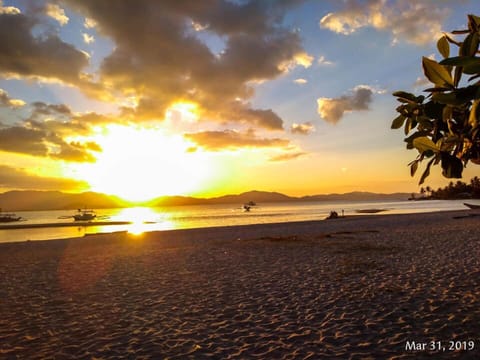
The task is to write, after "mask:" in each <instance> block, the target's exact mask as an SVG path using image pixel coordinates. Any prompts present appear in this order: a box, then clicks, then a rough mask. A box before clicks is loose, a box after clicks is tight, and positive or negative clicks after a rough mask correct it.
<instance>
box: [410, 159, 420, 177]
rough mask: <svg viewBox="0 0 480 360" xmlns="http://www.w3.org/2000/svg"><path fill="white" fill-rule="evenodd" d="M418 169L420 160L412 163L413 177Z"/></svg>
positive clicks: (411, 173) (411, 172)
mask: <svg viewBox="0 0 480 360" xmlns="http://www.w3.org/2000/svg"><path fill="white" fill-rule="evenodd" d="M417 169H418V161H416V160H415V161H413V162H412V165H410V175H411V176H412V177H413V176H414V175H415V173H416V172H417Z"/></svg>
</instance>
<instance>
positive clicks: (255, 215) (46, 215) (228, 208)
mask: <svg viewBox="0 0 480 360" xmlns="http://www.w3.org/2000/svg"><path fill="white" fill-rule="evenodd" d="M463 202H464V201H462V200H428V201H389V202H384V201H382V202H378V201H377V202H375V201H370V202H348V201H338V202H324V201H323V202H287V203H264V204H259V205H258V206H253V207H252V208H251V210H250V211H244V209H243V207H242V206H240V205H239V206H235V205H231V204H222V205H195V206H171V207H162V208H145V207H132V208H124V209H98V210H96V212H97V215H98V216H99V217H101V218H104V219H105V221H127V222H130V224H127V225H108V226H82V225H81V224H76V223H75V222H74V221H73V219H72V218H62V217H65V216H68V215H73V213H74V211H66V210H55V211H23V212H16V214H17V215H18V216H21V217H22V218H25V219H26V220H25V221H23V222H21V223H12V224H25V225H28V224H53V223H59V222H67V223H71V224H72V226H69V227H42V228H35V229H15V230H12V229H8V230H0V242H14V241H26V240H50V239H61V238H71V237H81V236H84V235H87V234H95V233H109V232H117V231H127V232H130V233H133V234H140V233H143V232H147V231H158V230H171V229H187V228H205V227H214V226H232V225H247V224H265V223H281V222H291V221H308V220H322V219H325V217H327V216H328V215H329V213H330V211H336V212H337V213H338V214H339V215H340V216H341V215H342V213H343V214H344V215H345V216H350V215H361V214H358V213H357V212H356V211H357V210H366V209H381V210H383V211H382V212H380V214H401V213H419V212H432V211H446V210H462V209H467V208H466V207H465V206H464V205H463ZM473 202H474V201H473ZM477 202H478V201H477ZM478 203H480V202H478ZM2 225H8V224H2Z"/></svg>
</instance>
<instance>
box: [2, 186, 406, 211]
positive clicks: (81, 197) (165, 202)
mask: <svg viewBox="0 0 480 360" xmlns="http://www.w3.org/2000/svg"><path fill="white" fill-rule="evenodd" d="M410 196H411V194H409V193H393V194H378V193H371V192H361V191H355V192H349V193H345V194H324V195H309V196H302V197H293V196H288V195H285V194H281V193H278V192H267V191H256V190H254V191H248V192H244V193H241V194H238V195H224V196H220V197H214V198H195V197H189V196H161V197H158V198H156V199H153V200H150V201H148V202H143V203H133V202H129V201H125V200H122V199H121V198H119V197H117V196H112V195H106V194H101V193H95V192H84V193H78V194H72V193H63V192H60V191H8V192H5V193H3V194H0V208H1V209H3V211H20V210H67V209H79V208H85V207H88V208H93V209H107V208H118V207H129V206H150V207H155V206H178V205H213V204H244V203H247V202H249V201H253V202H255V203H257V204H262V203H269V202H292V201H325V202H328V201H395V200H407V199H408V198H409V197H410Z"/></svg>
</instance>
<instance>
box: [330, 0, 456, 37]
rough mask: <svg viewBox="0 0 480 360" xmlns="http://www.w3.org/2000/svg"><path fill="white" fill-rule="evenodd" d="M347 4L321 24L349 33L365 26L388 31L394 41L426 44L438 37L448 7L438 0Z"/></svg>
mask: <svg viewBox="0 0 480 360" xmlns="http://www.w3.org/2000/svg"><path fill="white" fill-rule="evenodd" d="M344 4H345V5H344V8H343V9H342V10H340V11H337V12H332V13H329V14H327V15H325V16H324V17H323V18H322V19H321V20H320V27H322V28H325V29H329V30H331V31H333V32H336V33H340V34H344V35H349V34H352V33H354V32H355V31H357V30H358V29H361V28H363V27H373V28H374V29H377V30H381V31H387V32H390V33H391V34H392V37H393V43H396V42H397V41H399V40H400V39H403V40H405V41H407V42H409V43H413V44H417V45H425V44H428V43H430V42H432V41H435V40H436V39H437V37H438V34H440V33H441V30H442V29H441V24H442V23H443V21H444V20H445V18H446V17H447V15H448V13H449V11H448V10H447V9H446V8H444V7H442V6H441V4H440V3H439V2H438V1H433V0H430V1H428V0H427V1H421V2H420V1H416V0H395V1H389V2H387V1H385V0H367V1H358V0H347V1H345V2H344Z"/></svg>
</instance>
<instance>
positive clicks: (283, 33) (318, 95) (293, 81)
mask: <svg viewBox="0 0 480 360" xmlns="http://www.w3.org/2000/svg"><path fill="white" fill-rule="evenodd" d="M468 13H474V14H477V15H478V14H479V13H480V4H479V3H478V2H477V1H474V0H471V1H468V0H464V1H447V0H438V1H433V0H431V1H428V0H423V1H418V0H388V1H387V0H365V1H361V0H345V1H328V0H324V1H300V0H277V1H274V0H262V1H241V0H236V1H234V0H203V1H197V0H185V1H178V0H162V1H151V0H116V1H110V0H82V1H78V0H58V1H57V0H51V1H48V0H23V1H22V0H18V1H13V0H3V1H1V0H0V191H8V190H12V189H19V190H23V189H40V190H62V191H71V192H74V191H85V190H94V191H100V192H105V193H110V194H115V195H119V196H122V197H124V198H127V199H133V200H135V199H138V200H141V199H147V198H150V197H153V196H156V195H163V194H188V195H196V196H214V195H222V194H226V193H238V192H241V191H247V190H252V189H258V190H267V191H280V192H284V193H287V194H290V195H305V194H317V193H332V192H340V193H343V192H348V191H354V190H362V191H376V192H395V191H406V192H411V191H418V185H417V184H418V177H417V178H411V177H410V173H409V169H408V167H407V164H408V163H409V162H410V161H411V160H413V159H414V158H415V156H416V154H415V153H414V152H413V151H407V150H406V149H405V146H404V143H403V137H404V136H403V132H402V131H398V130H397V131H393V130H390V124H391V120H392V119H393V118H394V117H395V116H396V115H395V107H396V106H397V105H396V100H395V99H394V98H393V97H392V95H391V93H392V92H393V91H395V90H406V91H413V92H415V93H420V92H421V91H422V90H423V89H425V88H426V87H429V86H428V84H426V83H425V82H424V81H423V80H422V79H423V78H422V70H421V57H422V56H429V57H431V58H437V59H439V55H438V53H437V50H436V46H435V44H436V40H437V39H438V37H439V35H441V33H442V31H451V30H455V29H462V28H464V27H465V24H466V14H468ZM439 173H440V170H439V169H435V170H434V171H433V174H432V176H431V177H430V178H429V179H428V180H427V184H426V185H431V186H434V187H436V186H440V185H442V186H443V185H444V184H445V183H446V182H448V181H446V180H445V179H442V178H441V176H440V175H439ZM476 174H478V168H477V169H476V168H475V166H473V167H472V166H469V167H468V168H467V170H466V172H465V173H464V176H465V178H466V179H467V180H468V179H469V178H470V177H472V176H473V175H476Z"/></svg>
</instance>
